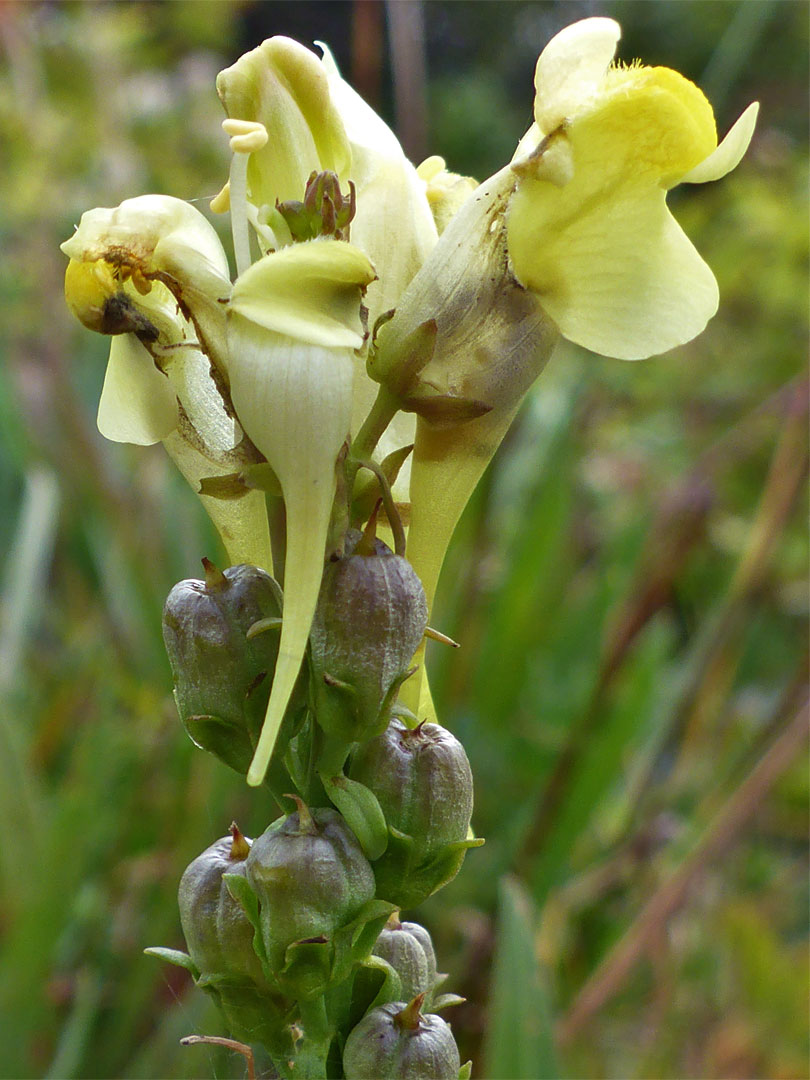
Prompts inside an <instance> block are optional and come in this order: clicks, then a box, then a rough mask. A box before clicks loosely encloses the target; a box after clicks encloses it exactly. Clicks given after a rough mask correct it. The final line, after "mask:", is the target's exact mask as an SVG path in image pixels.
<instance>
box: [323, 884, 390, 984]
mask: <svg viewBox="0 0 810 1080" xmlns="http://www.w3.org/2000/svg"><path fill="white" fill-rule="evenodd" d="M393 911H396V907H395V906H394V905H393V904H390V903H388V901H387V900H369V901H367V902H366V903H365V904H363V906H362V908H361V909H360V911H359V912H358V913H357V915H356V916H355V917H354V919H352V921H351V922H350V923H347V924H346V925H345V926H341V927H340V929H338V930H336V931H335V934H334V937H333V941H334V945H335V968H334V972H333V978H334V982H341V981H342V980H343V979H345V978H346V977H347V976H348V975H349V974H350V972H351V970H352V968H353V967H354V966H355V965H356V964H361V963H363V961H364V960H367V959H368V957H369V956H370V955H371V950H372V949H373V948H374V942H375V941H376V940H377V938H378V937H379V936H380V931H381V930H382V928H383V926H385V923H386V921H387V920H388V917H389V916H390V915H391V912H393Z"/></svg>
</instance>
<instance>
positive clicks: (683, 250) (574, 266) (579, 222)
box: [507, 18, 757, 360]
mask: <svg viewBox="0 0 810 1080" xmlns="http://www.w3.org/2000/svg"><path fill="white" fill-rule="evenodd" d="M620 33H621V31H620V29H619V26H618V24H617V23H615V22H614V21H613V20H612V19H604V18H595V19H585V20H584V21H582V22H579V23H574V24H573V25H572V26H569V27H567V28H566V29H565V30H563V31H561V32H560V33H559V34H558V35H557V36H556V37H555V38H553V39H552V41H550V42H549V44H548V45H547V46H546V48H545V49H544V50H543V52H542V53H541V55H540V58H539V60H538V61H537V69H536V73H535V89H536V96H535V103H534V116H535V123H534V125H533V126H532V128H531V129H530V130H529V132H528V133H527V135H526V136H525V137H524V139H523V140H522V141H521V144H520V146H519V148H518V152H517V154H516V155H515V158H514V159H513V161H512V170H513V172H514V173H515V175H516V176H517V188H516V191H515V193H514V196H513V197H512V199H511V200H510V204H509V209H508V212H507V245H508V250H509V258H510V262H511V266H512V269H513V272H514V274H515V277H516V278H517V280H518V281H519V282H520V283H521V284H522V285H524V286H525V287H526V288H528V289H530V290H531V291H532V292H534V293H535V294H536V295H537V296H538V298H539V300H540V303H541V304H542V306H543V309H544V310H545V311H546V313H547V314H548V315H549V316H550V317H551V318H552V319H553V320H554V322H555V323H556V324H557V326H558V327H559V329H560V332H561V333H562V334H563V335H564V336H565V337H567V338H568V339H569V340H571V341H575V342H576V343H577V344H579V345H583V346H585V347H586V348H588V349H592V350H593V351H594V352H599V353H602V354H603V355H605V356H615V357H618V358H620V359H625V360H637V359H642V358H644V357H647V356H652V355H654V354H656V353H660V352H664V351H665V350H667V349H671V348H672V347H673V346H675V345H680V344H682V343H684V342H686V341H689V340H690V339H691V338H693V337H695V336H696V335H697V334H699V333H700V331H701V330H702V329H703V328H704V326H705V325H706V323H707V322H708V320H709V319H710V318H711V317H712V315H714V313H715V312H716V310H717V304H718V291H717V283H716V281H715V279H714V275H713V274H712V272H711V270H710V269H709V267H708V266H707V265H706V263H705V262H704V261H703V259H702V258H701V257H700V255H699V254H698V253H697V251H696V250H695V248H694V247H693V245H692V243H691V242H690V241H689V240H688V239H687V237H686V235H685V234H684V232H683V230H682V229H681V228H680V226H679V225H678V224H677V222H676V221H675V219H674V218H673V217H672V215H671V214H670V212H669V210H668V208H667V205H666V194H667V191H668V190H669V189H670V188H672V187H674V186H675V185H676V184H679V183H683V182H687V183H703V182H705V181H707V180H717V179H719V178H720V177H722V176H724V175H725V174H726V173H727V172H729V171H730V170H731V169H733V168H734V167H735V166H736V165H737V163H738V162H739V161H740V159H741V157H742V156H743V154H744V153H745V150H746V148H747V146H748V143H749V141H750V139H751V135H752V134H753V130H754V124H755V122H756V115H757V106H756V105H751V106H749V108H748V109H746V111H745V112H744V113H743V114H742V116H741V117H740V118H739V120H738V121H737V123H736V124H735V125H734V127H733V128H732V129H731V131H730V132H729V133H728V135H727V136H726V138H725V139H724V141H723V142H722V143H721V145H720V146H719V147H718V145H717V135H716V130H715V122H714V115H713V113H712V108H711V106H710V104H709V102H708V101H707V100H706V98H705V97H704V96H703V94H702V93H701V91H700V90H699V89H698V88H697V87H696V86H695V85H694V84H693V83H691V82H689V80H688V79H685V78H684V77H683V76H682V75H679V74H678V73H677V72H675V71H671V70H670V69H669V68H662V67H644V66H642V65H632V66H630V67H621V66H611V61H612V59H613V54H614V52H615V49H616V44H617V42H618V40H619V36H620Z"/></svg>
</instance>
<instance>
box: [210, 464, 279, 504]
mask: <svg viewBox="0 0 810 1080" xmlns="http://www.w3.org/2000/svg"><path fill="white" fill-rule="evenodd" d="M249 491H263V492H264V493H265V495H277V496H278V497H279V498H280V497H281V484H279V482H278V477H277V476H276V474H275V472H274V471H273V469H272V468H271V466H270V465H269V464H268V463H267V462H266V461H259V462H256V464H254V465H246V466H245V467H244V469H240V470H239V472H235V473H227V474H226V475H225V476H204V477H203V478H202V479H201V480H200V486H199V493H200V495H210V496H211V497H212V498H214V499H241V498H242V497H243V496H244V495H247V493H248V492H249Z"/></svg>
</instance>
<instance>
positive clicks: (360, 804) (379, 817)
mask: <svg viewBox="0 0 810 1080" xmlns="http://www.w3.org/2000/svg"><path fill="white" fill-rule="evenodd" d="M321 780H322V782H323V786H324V788H325V789H326V794H327V795H328V796H329V798H330V799H331V800H332V802H333V803H334V804H335V806H336V807H337V808H338V810H339V811H340V812H341V814H342V815H343V817H344V818H345V819H346V824H347V825H348V826H349V828H350V829H351V830H352V832H353V833H354V835H355V836H356V837H357V839H358V841H359V843H360V847H361V848H362V849H363V853H364V855H365V856H366V858H367V859H369V861H371V862H373V861H374V860H375V859H379V857H380V856H381V855H382V853H383V852H384V851H385V849H386V848H387V847H388V827H387V826H386V824H385V817H384V816H383V812H382V809H381V807H380V803H379V800H378V799H377V796H376V795H375V794H374V792H373V791H372V790H371V789H370V788H367V787H366V785H365V784H361V783H360V782H359V781H358V780H349V779H348V778H347V777H345V776H333V777H331V778H329V777H326V776H323V775H322V776H321Z"/></svg>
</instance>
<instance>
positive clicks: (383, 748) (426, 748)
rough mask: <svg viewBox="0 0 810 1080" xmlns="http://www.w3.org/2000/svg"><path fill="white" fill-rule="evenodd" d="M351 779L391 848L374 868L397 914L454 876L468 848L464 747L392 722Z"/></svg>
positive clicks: (445, 735)
mask: <svg viewBox="0 0 810 1080" xmlns="http://www.w3.org/2000/svg"><path fill="white" fill-rule="evenodd" d="M349 775H350V776H351V777H352V778H353V779H355V780H359V781H360V783H362V784H365V785H366V786H367V787H368V788H370V789H371V790H372V791H373V792H374V794H375V795H376V796H377V799H378V801H379V803H380V806H381V808H382V811H383V814H384V815H385V820H386V822H387V823H388V831H389V842H388V847H387V848H386V851H385V853H384V854H383V855H382V856H381V857H380V858H379V859H377V861H376V862H375V864H374V875H375V878H376V880H377V896H379V897H380V898H382V899H384V900H388V901H390V902H391V903H392V904H396V905H397V906H398V907H401V908H407V907H413V906H415V905H416V904H419V903H421V902H422V901H423V900H425V899H426V898H427V897H428V896H430V895H431V894H432V893H434V892H436V890H437V889H439V888H441V886H442V885H445V884H447V882H448V881H450V880H451V879H452V878H454V877H455V876H456V874H457V873H458V871H459V868H460V867H461V863H462V862H463V860H464V855H465V853H466V851H467V848H468V847H477V846H479V845H480V844H481V843H483V841H481V840H470V839H468V833H469V827H470V818H471V816H472V806H473V782H472V772H471V771H470V763H469V761H468V760H467V755H466V753H465V752H464V747H463V746H462V745H461V743H460V742H459V741H458V739H456V738H455V737H454V736H453V735H451V734H450V732H449V731H446V730H445V729H444V728H442V727H439V726H438V725H437V724H420V725H419V727H417V728H415V729H413V730H411V729H410V728H408V727H406V726H405V725H404V724H403V723H402V721H400V720H396V719H395V720H392V721H391V723H390V724H389V725H388V728H387V730H386V731H385V732H384V733H383V734H382V735H379V736H378V737H377V738H375V739H371V740H370V741H369V742H367V743H365V744H364V745H363V746H361V747H360V748H359V749H358V751H357V752H356V754H355V756H354V759H353V761H352V763H351V767H350V769H349Z"/></svg>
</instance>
